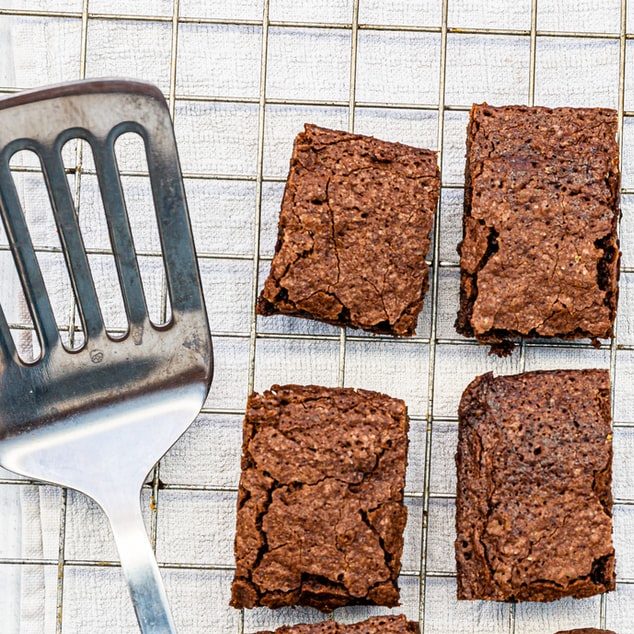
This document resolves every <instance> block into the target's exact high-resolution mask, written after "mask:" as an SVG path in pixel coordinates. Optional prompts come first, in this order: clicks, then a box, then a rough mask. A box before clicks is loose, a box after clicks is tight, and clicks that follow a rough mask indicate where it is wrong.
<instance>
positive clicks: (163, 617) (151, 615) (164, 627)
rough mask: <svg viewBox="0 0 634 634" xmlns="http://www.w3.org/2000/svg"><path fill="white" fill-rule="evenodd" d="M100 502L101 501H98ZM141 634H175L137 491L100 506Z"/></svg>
mask: <svg viewBox="0 0 634 634" xmlns="http://www.w3.org/2000/svg"><path fill="white" fill-rule="evenodd" d="M102 506H103V504H102ZM104 510H105V511H106V514H107V515H108V518H109V519H110V524H111V526H112V532H113V534H114V539H115V542H116V544H117V549H118V550H119V556H120V557H121V567H122V569H123V574H124V576H125V578H126V581H127V583H128V590H129V591H130V597H131V598H132V603H133V605H134V611H135V612H136V618H137V621H138V622H139V628H140V629H141V632H142V633H143V634H176V627H175V626H174V621H173V620H172V615H171V613H170V609H169V604H168V602H167V595H166V594H165V587H164V586H163V580H162V579H161V575H160V573H159V568H158V565H157V563H156V558H155V556H154V552H153V551H152V546H151V545H150V540H149V539H148V535H147V532H146V530H145V524H144V523H143V515H142V514H141V507H140V503H139V497H138V495H137V496H136V497H134V496H126V498H124V499H118V500H117V501H116V503H114V501H113V503H112V504H111V505H108V507H104Z"/></svg>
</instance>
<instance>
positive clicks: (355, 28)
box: [0, 0, 634, 634]
mask: <svg viewBox="0 0 634 634" xmlns="http://www.w3.org/2000/svg"><path fill="white" fill-rule="evenodd" d="M271 1H273V0H262V17H261V19H257V20H254V19H235V18H226V19H225V18H202V17H201V18H195V17H188V16H182V15H181V7H180V0H173V3H172V11H171V15H131V14H126V13H98V12H92V11H91V10H90V4H89V3H90V0H82V7H81V11H56V10H30V9H20V8H10V9H7V8H0V18H2V17H3V16H8V17H13V18H20V17H22V18H28V17H38V18H44V19H57V18H72V19H76V20H81V39H80V51H79V71H78V77H79V78H83V77H85V76H86V68H87V65H86V60H87V52H88V46H89V38H88V27H89V24H90V23H91V21H94V20H102V21H108V20H117V21H129V22H135V23H140V24H145V23H151V22H155V23H156V22H159V23H165V24H168V25H170V27H171V41H170V57H169V78H168V79H169V82H168V89H167V97H168V102H169V107H170V112H171V114H172V117H173V118H176V117H177V116H178V115H177V109H176V106H177V104H178V103H179V102H181V101H187V102H203V103H226V104H251V105H254V106H257V158H256V169H255V173H252V174H249V173H246V174H236V173H227V174H225V173H215V172H193V173H189V172H187V171H186V172H185V174H184V176H185V178H186V179H188V180H203V181H219V180H223V181H240V182H252V183H254V185H255V187H254V196H255V207H254V208H255V217H254V223H253V229H254V230H253V253H252V254H235V253H225V252H222V251H220V252H212V251H204V250H199V253H198V257H199V259H200V261H201V262H202V261H205V260H219V259H222V260H236V261H245V262H247V263H248V262H250V263H251V272H252V285H251V291H250V299H251V316H250V323H249V329H248V332H234V331H222V330H214V331H213V332H212V336H213V337H215V338H223V339H240V340H242V341H243V342H244V343H245V344H246V345H248V369H247V372H248V391H249V392H250V391H252V390H253V388H254V386H255V377H256V359H257V345H258V342H260V341H263V340H267V339H283V340H294V341H330V342H333V343H337V344H338V371H337V383H338V384H339V385H344V384H345V379H346V360H347V355H346V351H347V348H348V345H349V344H350V343H354V342H367V341H369V339H368V337H367V336H364V335H362V334H361V335H360V334H355V333H354V332H346V330H345V329H341V330H340V331H339V333H338V334H330V333H319V334H315V333H311V332H293V333H279V332H270V331H262V330H259V329H258V320H257V319H256V315H255V301H256V298H257V294H258V290H259V288H260V286H261V283H262V281H263V280H262V279H261V275H260V273H261V264H262V263H266V262H268V261H269V260H270V257H269V256H266V255H262V254H261V249H260V238H261V228H262V208H263V188H264V185H265V184H266V183H279V182H283V180H284V179H283V178H281V177H272V176H268V175H266V174H265V169H264V155H265V143H266V135H265V121H266V115H267V106H274V105H283V106H312V107H339V108H346V109H347V127H348V129H349V130H350V131H354V130H355V114H356V112H357V110H358V109H359V108H374V109H389V110H417V111H432V112H435V113H437V132H436V141H437V144H436V145H437V150H438V154H439V162H440V165H441V166H442V165H443V152H444V141H445V114H446V113H448V112H466V111H468V110H469V104H451V103H447V101H446V90H445V86H446V76H447V41H448V35H450V34H460V35H486V36H516V37H521V38H528V40H529V44H530V47H529V51H530V52H529V56H530V58H529V64H528V68H529V77H528V94H527V103H528V104H530V105H532V104H534V102H535V82H536V57H537V43H538V41H539V38H541V37H549V38H578V39H590V40H607V41H616V42H618V44H619V78H618V82H619V84H618V116H619V137H620V139H621V140H622V139H623V124H624V120H625V119H626V118H628V117H634V111H627V110H625V107H624V106H625V75H626V72H625V71H626V58H627V55H626V43H627V41H628V40H632V39H634V34H629V33H627V28H626V27H627V24H626V20H627V0H621V2H620V20H619V25H620V26H619V31H618V32H588V31H548V30H539V29H538V28H537V26H538V2H539V0H530V28H528V29H498V28H496V29H492V28H458V27H450V26H448V14H449V4H450V2H457V1H459V0H438V2H439V3H440V5H441V19H440V25H431V26H421V25H410V24H369V23H360V21H359V12H360V3H362V2H363V0H351V3H350V6H351V15H350V21H349V22H298V21H280V20H271V19H269V8H270V3H271ZM186 24H196V25H210V26H214V25H216V26H238V27H240V26H250V27H257V28H259V29H261V49H260V68H259V90H258V94H257V96H254V97H236V96H231V95H206V94H201V95H192V94H179V93H178V92H177V82H176V78H177V68H178V64H177V60H178V47H179V29H180V27H181V26H182V25H186ZM271 28H280V29H284V28H294V29H298V28H301V29H334V30H337V31H343V32H345V33H349V35H350V61H349V91H348V97H347V99H345V100H344V99H341V100H323V99H284V98H274V97H270V96H268V95H267V70H268V62H269V30H270V29H271ZM363 31H375V32H381V31H387V32H393V33H431V34H437V35H438V36H439V38H440V57H439V82H438V99H437V102H435V103H397V102H371V101H362V100H359V99H357V95H356V92H357V90H356V88H357V74H358V54H357V52H358V40H359V33H360V32H363ZM21 88H22V87H20V86H1V87H0V93H12V92H16V91H19V90H20V89H21ZM622 153H623V143H621V154H622ZM15 171H22V172H34V171H37V170H36V169H35V168H30V167H18V168H15ZM69 173H72V174H74V179H75V204H76V207H77V210H78V213H81V193H82V178H83V176H84V175H87V174H88V175H91V174H93V173H94V172H92V171H91V170H90V168H89V167H87V166H86V165H84V157H83V155H82V144H79V145H78V148H77V153H76V161H75V165H74V167H73V168H72V169H71V170H69ZM122 175H123V176H141V175H142V173H141V172H137V171H132V170H127V171H123V172H122ZM442 187H443V190H452V189H461V188H462V187H463V185H462V184H461V183H455V182H449V181H447V180H445V179H443V182H442ZM621 192H622V194H624V195H628V194H634V189H627V188H622V190H621ZM439 205H440V204H439ZM438 218H440V209H439V215H438ZM440 224H441V223H440V222H439V221H437V222H436V224H435V228H434V241H433V244H434V247H433V253H432V254H431V256H430V259H429V262H428V264H429V265H430V280H431V285H430V291H429V294H428V296H427V298H426V302H429V303H430V304H431V318H430V319H431V326H430V331H429V335H428V336H415V337H412V338H411V339H407V340H403V341H402V342H400V343H401V344H402V345H406V344H407V345H413V346H420V347H421V350H425V352H424V353H425V354H427V357H428V370H427V376H426V377H422V378H421V380H423V381H425V382H426V384H427V399H426V404H425V407H424V411H422V412H421V413H420V414H418V415H414V416H412V417H411V418H412V421H413V424H417V425H422V426H424V449H423V451H424V456H423V457H424V465H425V468H424V474H423V486H422V490H420V491H408V492H407V494H406V497H407V499H409V500H418V501H419V503H421V504H422V522H421V529H420V535H419V539H420V544H421V548H420V559H419V562H418V566H417V567H416V568H413V569H405V570H403V571H402V573H401V574H402V576H403V577H404V578H416V579H417V580H418V584H419V599H418V605H417V606H414V607H412V606H405V607H406V608H412V609H410V612H411V611H415V612H416V616H417V618H418V620H419V621H420V624H421V631H422V632H425V631H426V617H427V611H426V593H427V586H428V583H429V581H430V580H433V579H443V578H453V577H454V576H455V575H454V573H451V572H447V571H444V570H435V569H434V568H433V567H432V566H431V565H430V564H429V561H428V552H429V551H428V545H429V541H430V537H431V536H432V530H433V527H432V526H431V524H430V503H431V502H433V501H434V500H447V501H451V500H453V498H454V496H453V495H452V494H448V493H445V492H441V491H436V490H434V489H433V486H432V467H433V451H432V450H433V446H434V428H435V426H437V425H438V424H448V425H454V424H455V423H457V418H456V417H454V416H439V415H438V414H437V413H435V411H434V395H435V393H437V390H438V388H437V385H436V380H437V377H436V360H437V351H438V347H439V346H458V345H459V346H473V345H478V344H477V343H476V342H473V341H470V340H466V339H463V338H459V337H457V336H456V337H441V336H439V328H438V325H439V324H438V315H439V293H440V291H439V281H440V272H441V270H443V269H449V270H454V271H455V270H456V269H457V267H458V263H457V262H456V261H446V260H443V259H441V249H440V237H441V230H440ZM7 250H8V247H6V246H3V245H0V252H3V251H7ZM37 251H38V252H40V253H57V252H59V248H57V247H55V246H52V245H50V246H49V245H46V246H41V247H39V248H38V249H37ZM88 252H89V253H91V254H95V255H109V254H111V251H110V250H109V249H108V248H91V249H88ZM139 255H145V256H157V255H160V254H157V253H156V252H152V251H148V252H142V251H141V252H139ZM622 272H624V273H634V267H622ZM167 303H168V298H167V288H166V285H165V282H164V281H163V282H162V287H161V307H162V311H163V315H165V314H166V311H167ZM10 325H11V328H12V329H14V330H16V331H26V332H30V330H31V328H32V326H31V324H29V323H23V322H16V323H12V324H10ZM77 327H78V322H77V316H76V314H75V311H74V301H73V299H72V298H71V302H70V306H69V319H68V324H67V325H65V326H63V327H62V328H61V329H62V330H66V331H68V334H69V339H70V341H71V342H72V341H73V337H74V333H75V332H76V329H77ZM115 331H116V330H115ZM370 340H372V339H370ZM376 340H379V341H382V340H383V341H384V339H382V338H380V337H378V338H376ZM537 347H549V348H560V349H565V350H574V349H588V348H590V347H591V344H589V343H585V342H568V341H555V342H549V343H548V344H545V343H544V342H543V341H527V342H524V343H522V344H521V347H520V350H519V353H516V354H519V366H520V369H522V370H523V369H524V368H525V366H526V354H527V351H530V350H531V349H532V348H537ZM601 348H602V349H603V350H604V351H605V352H606V353H607V354H609V359H610V371H611V376H612V386H613V391H614V385H615V380H614V378H615V373H616V369H617V358H618V355H617V352H618V351H634V344H627V343H619V342H618V322H617V326H616V329H615V336H614V337H613V339H612V340H611V341H610V342H609V343H603V344H602V346H601ZM421 354H423V352H421ZM613 397H614V394H613ZM613 407H614V398H613ZM203 413H204V414H211V415H218V414H222V415H240V414H242V410H241V409H239V408H227V407H217V406H214V404H213V403H211V404H210V406H208V407H205V408H204V409H203ZM614 427H615V428H616V429H634V420H633V421H622V420H619V421H616V422H615V423H614ZM160 469H161V463H159V464H158V465H157V466H156V467H155V469H154V471H153V473H152V476H151V479H150V481H149V482H148V484H147V485H146V488H147V490H148V491H149V493H150V495H151V509H152V511H151V521H150V537H151V540H152V543H153V545H154V547H156V542H157V527H158V523H159V521H160V508H161V495H162V492H163V491H170V490H175V491H182V492H188V491H194V492H195V491H209V492H217V493H226V494H233V493H235V492H236V491H237V486H235V485H232V486H226V485H215V484H195V483H169V482H167V483H164V482H162V480H161V477H160V474H161V471H160ZM16 485H32V486H40V485H41V483H39V482H37V481H30V480H25V479H23V478H11V477H3V478H0V486H16ZM615 505H616V506H624V507H633V506H634V497H632V498H617V499H615ZM67 509H68V497H67V492H66V490H63V491H62V494H61V502H60V510H59V512H60V522H59V540H58V551H57V557H55V558H40V559H33V558H15V557H14V558H10V557H4V558H0V574H1V570H2V567H3V566H7V565H28V564H37V565H41V566H50V567H54V568H56V570H57V597H56V618H55V623H56V628H55V631H56V633H57V634H61V633H62V632H63V631H65V630H64V579H65V573H66V571H67V570H68V569H69V568H71V567H75V566H82V567H92V566H97V567H106V568H107V567H116V566H118V562H116V561H94V560H84V559H71V558H68V557H67V556H66V529H67V524H66V520H67ZM159 565H160V567H161V568H163V569H166V570H174V569H175V570H198V571H204V570H210V571H231V570H232V567H231V566H229V565H222V564H214V563H209V564H202V563H195V562H187V561H160V562H159ZM627 586H634V577H627V576H619V577H618V579H617V593H618V592H619V589H621V588H623V587H627ZM598 604H599V614H598V615H597V618H596V623H594V625H599V626H601V627H605V626H606V623H608V622H609V615H608V602H607V601H606V599H605V596H602V597H601V598H600V601H599V602H598ZM632 621H634V611H633V612H632ZM465 625H466V624H465ZM237 629H238V632H239V633H242V632H244V631H245V622H244V612H241V618H240V619H239V621H238V627H237ZM227 631H229V630H227ZM231 631H234V630H231ZM505 631H507V632H508V633H509V634H514V632H515V631H516V610H515V606H514V605H512V606H510V608H509V610H508V622H507V627H506V630H505ZM633 631H634V630H633ZM622 634H624V633H623V632H622Z"/></svg>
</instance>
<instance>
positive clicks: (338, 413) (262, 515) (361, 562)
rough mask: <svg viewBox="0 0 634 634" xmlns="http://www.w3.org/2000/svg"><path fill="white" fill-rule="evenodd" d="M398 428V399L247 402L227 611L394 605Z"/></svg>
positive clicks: (360, 393) (282, 397)
mask: <svg viewBox="0 0 634 634" xmlns="http://www.w3.org/2000/svg"><path fill="white" fill-rule="evenodd" d="M407 431H408V417H407V408H406V406H405V403H403V401H401V400H398V399H394V398H390V397H389V396H385V395H383V394H378V393H376V392H368V391H365V390H355V389H350V388H326V387H317V386H306V387H304V386H299V385H286V386H279V385H274V386H273V387H272V388H271V390H270V391H266V392H264V393H263V394H252V395H251V397H250V398H249V402H248V405H247V412H246V416H245V419H244V438H243V445H242V475H241V478H240V488H239V493H238V517H237V531H236V540H235V554H236V574H235V579H234V581H233V588H232V597H231V605H232V606H234V607H236V608H252V607H256V606H268V607H271V608H278V607H282V606H287V605H308V606H313V607H315V608H317V609H319V610H322V611H324V612H328V611H331V610H332V609H334V608H337V607H339V606H343V605H353V604H374V605H384V606H389V607H392V606H395V605H398V602H399V590H398V585H397V577H398V574H399V571H400V568H401V553H402V551H403V530H404V528H405V522H406V519H407V509H406V507H405V505H404V504H403V489H404V486H405V468H406V464H407Z"/></svg>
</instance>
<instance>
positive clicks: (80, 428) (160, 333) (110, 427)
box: [0, 80, 212, 498]
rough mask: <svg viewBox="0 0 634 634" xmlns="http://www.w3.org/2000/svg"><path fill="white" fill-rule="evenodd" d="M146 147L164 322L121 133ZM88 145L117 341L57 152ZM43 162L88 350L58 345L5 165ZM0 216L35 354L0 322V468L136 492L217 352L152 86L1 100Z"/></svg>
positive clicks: (193, 409)
mask: <svg viewBox="0 0 634 634" xmlns="http://www.w3.org/2000/svg"><path fill="white" fill-rule="evenodd" d="M126 132H136V133H138V134H139V135H140V136H141V137H142V138H143V140H144V143H145V149H146V157H147V164H148V170H149V175H150V182H151V187H152V196H153V200H154V207H155V211H156V219H157V225H158V230H159V234H160V238H161V246H162V253H163V260H164V266H165V273H166V281H167V289H168V293H169V299H170V304H171V309H172V310H171V319H170V321H169V323H168V324H166V325H164V326H160V327H157V326H155V325H153V324H152V323H151V321H150V319H149V316H148V311H147V306H146V302H145V298H144V293H143V287H142V283H141V275H140V273H139V267H138V263H137V257H136V253H135V250H134V243H133V240H132V233H131V230H130V223H129V221H128V215H127V211H126V206H125V200H124V196H123V191H122V187H121V181H120V176H119V172H118V168H117V163H116V159H115V154H114V143H115V141H116V139H117V138H118V137H119V136H120V135H121V134H123V133H126ZM76 137H78V138H81V139H83V140H85V141H86V142H87V143H88V144H89V145H90V147H91V150H92V153H93V156H94V161H95V168H96V172H97V178H98V181H99V186H100V190H101V195H102V199H103V207H104V211H105V215H106V221H107V224H108V230H109V234H110V241H111V244H112V250H113V255H114V259H115V262H116V266H117V273H118V277H119V283H120V286H121V291H122V297H123V302H124V305H125V310H126V315H127V320H128V323H129V328H128V332H127V335H126V336H125V337H123V338H117V339H116V340H115V339H113V338H111V337H110V336H109V335H108V334H107V333H106V330H105V327H104V320H103V317H102V313H101V310H100V308H99V302H98V300H97V294H96V292H95V286H94V282H93V279H92V276H91V272H90V267H89V264H88V259H87V257H86V252H85V249H84V244H83V240H82V236H81V232H80V228H79V223H78V219H77V213H76V210H75V208H74V205H73V197H72V195H71V192H70V190H69V186H68V181H67V178H66V175H65V172H64V166H63V163H62V157H61V149H62V147H63V145H64V144H65V143H66V142H67V141H68V140H69V139H71V138H76ZM25 149H28V150H32V151H34V152H35V153H36V154H37V155H38V156H39V158H40V161H41V163H42V169H43V172H44V178H45V181H46V184H47V188H48V192H49V198H50V202H51V207H52V209H53V214H54V217H55V222H56V224H57V228H58V232H59V237H60V242H61V245H62V250H63V252H64V256H65V260H66V264H67V267H68V271H69V276H70V279H71V283H72V285H73V290H74V293H75V297H76V300H77V305H78V308H79V315H80V319H81V324H82V328H83V331H84V333H85V341H84V344H83V346H82V348H81V349H79V350H73V351H69V350H67V349H66V348H64V346H63V345H62V343H61V340H60V337H59V332H58V329H57V325H56V323H55V319H54V316H53V311H52V308H51V303H50V300H49V297H48V294H47V291H46V287H45V285H44V281H43V279H42V273H41V270H40V268H39V265H38V260H37V257H36V254H35V251H34V249H33V244H32V242H31V238H30V235H29V231H28V227H27V224H26V222H25V219H24V213H23V210H22V208H21V205H20V201H19V198H18V196H17V192H16V188H15V184H14V182H13V178H12V176H11V173H10V169H9V160H10V158H11V156H12V155H13V154H14V153H15V152H17V151H19V150H25ZM0 213H1V215H2V220H3V222H4V225H5V229H6V232H7V235H8V237H9V242H10V247H11V251H12V254H13V257H14V261H15V264H16V268H17V271H18V274H19V277H20V281H21V283H22V287H23V290H24V295H25V298H26V301H27V304H28V307H29V311H30V313H31V317H32V320H33V323H34V326H35V330H36V333H37V336H38V339H39V342H40V347H41V350H42V352H41V356H40V358H39V359H38V360H37V361H36V362H34V363H32V364H26V363H24V362H22V361H21V360H20V358H19V357H18V355H17V353H16V350H15V347H14V344H13V340H12V338H11V334H10V331H9V327H8V324H7V321H6V319H5V316H4V313H2V311H1V310H0V464H2V465H3V466H4V467H5V468H7V469H10V470H12V471H15V472H18V473H21V474H23V475H26V476H28V477H32V478H37V479H41V480H46V481H50V482H55V483H58V484H63V485H66V486H71V487H73V488H76V489H79V490H82V491H84V492H85V493H88V494H89V495H91V496H92V497H96V498H99V494H100V493H102V488H103V484H102V483H100V482H99V480H100V479H101V480H103V478H104V476H105V475H106V474H107V475H108V477H109V478H115V479H116V478H127V479H132V480H134V483H137V482H138V484H139V485H140V483H141V482H142V480H143V479H144V477H145V476H146V474H147V473H148V472H149V470H150V469H151V468H152V465H153V464H154V463H155V462H156V461H157V460H158V459H159V458H160V457H161V455H163V453H165V451H167V449H168V448H169V447H170V446H171V445H172V444H173V443H174V441H175V440H176V439H177V438H178V437H179V436H180V435H181V434H182V433H183V432H184V431H185V429H186V428H187V427H188V426H189V425H190V424H191V422H192V421H193V419H194V418H195V416H196V415H197V414H198V412H199V411H200V408H201V407H202V405H203V403H204V400H205V398H206V396H207V392H208V390H209V386H210V384H211V377H212V350H211V339H210V336H209V327H208V323H207V316H206V312H205V306H204V300H203V293H202V287H201V283H200V274H199V271H198V267H197V263H196V254H195V250H194V243H193V238H192V232H191V227H190V223H189V217H188V212H187V203H186V199H185V191H184V188H183V181H182V175H181V170H180V165H179V161H178V154H177V150H176V142H175V139H174V131H173V127H172V122H171V119H170V116H169V110H168V108H167V104H166V102H165V99H164V97H163V95H162V93H161V92H160V91H159V90H158V89H157V88H156V87H154V86H151V85H149V84H144V83H139V82H133V81H124V80H98V81H82V82H73V83H70V84H63V85H59V86H54V87H50V88H44V89H40V90H35V91H30V92H26V93H20V94H18V95H15V96H12V97H9V98H6V99H3V100H0Z"/></svg>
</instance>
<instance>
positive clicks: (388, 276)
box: [258, 125, 440, 335]
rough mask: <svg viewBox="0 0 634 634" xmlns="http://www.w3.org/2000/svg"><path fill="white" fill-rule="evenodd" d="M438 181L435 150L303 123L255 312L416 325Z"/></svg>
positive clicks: (401, 328)
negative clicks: (267, 268) (271, 256)
mask: <svg viewBox="0 0 634 634" xmlns="http://www.w3.org/2000/svg"><path fill="white" fill-rule="evenodd" d="M439 187H440V181H439V176H438V166H437V162H436V153H435V152H431V151H429V150H422V149H418V148H414V147H409V146H407V145H402V144H400V143H388V142H386V141H379V140H378V139H374V138H372V137H368V136H361V135H358V134H349V133H347V132H340V131H334V130H326V129H324V128H318V127H317V126H314V125H306V126H305V130H304V132H302V133H301V134H299V135H298V136H297V138H296V140H295V145H294V147H293V155H292V158H291V166H290V172H289V175H288V181H287V184H286V190H285V192H284V198H283V201H282V209H281V212H280V219H279V232H278V240H277V245H276V248H275V256H274V258H273V262H272V264H271V271H270V274H269V277H268V279H267V280H266V283H265V285H264V289H263V290H262V293H261V295H260V298H259V301H258V312H259V313H260V314H262V315H271V314H274V313H285V314H290V315H296V316H300V317H310V318H313V319H319V320H322V321H326V322H329V323H334V324H341V325H347V326H352V327H355V328H363V329H365V330H370V331H373V332H382V333H390V334H394V335H412V334H414V332H415V328H416V321H417V319H418V315H419V313H420V310H421V308H422V305H423V296H424V294H425V292H426V290H427V285H428V267H427V265H426V263H425V257H426V255H427V252H428V250H429V242H430V239H429V235H430V232H431V228H432V224H433V219H434V215H435V211H436V204H437V201H438V192H439Z"/></svg>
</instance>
